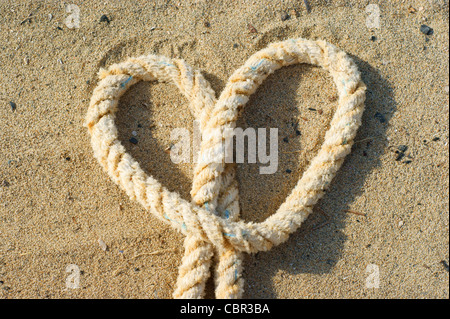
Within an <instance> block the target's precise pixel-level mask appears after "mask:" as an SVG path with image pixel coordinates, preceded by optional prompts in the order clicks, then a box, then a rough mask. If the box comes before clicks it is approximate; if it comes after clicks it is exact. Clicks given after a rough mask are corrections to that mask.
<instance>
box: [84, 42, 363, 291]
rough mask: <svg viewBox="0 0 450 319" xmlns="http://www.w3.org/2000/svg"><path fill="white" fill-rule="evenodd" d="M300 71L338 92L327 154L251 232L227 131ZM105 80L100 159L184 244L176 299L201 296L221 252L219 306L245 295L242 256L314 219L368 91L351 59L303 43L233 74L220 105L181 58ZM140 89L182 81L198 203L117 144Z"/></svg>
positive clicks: (118, 68) (96, 146)
mask: <svg viewBox="0 0 450 319" xmlns="http://www.w3.org/2000/svg"><path fill="white" fill-rule="evenodd" d="M296 63H308V64H313V65H318V66H321V67H322V68H324V69H326V70H328V71H329V72H330V74H331V76H332V77H333V80H334V82H335V84H336V86H337V90H338V93H339V105H338V107H337V109H336V111H335V113H334V116H333V118H332V121H331V123H330V128H329V129H328V131H327V132H326V134H325V140H324V143H323V145H322V146H321V148H320V150H319V152H318V154H317V155H316V157H315V158H314V159H313V160H312V161H311V162H310V164H309V167H308V168H307V170H306V171H305V172H304V174H303V176H301V178H300V179H299V181H298V183H297V185H296V186H295V187H294V189H293V190H292V192H291V193H290V194H289V196H288V197H287V199H286V201H285V202H284V203H283V204H282V205H281V206H280V207H279V209H278V210H277V212H276V213H275V214H274V215H272V216H270V217H269V218H267V219H266V220H265V221H263V222H261V223H252V222H249V223H246V222H244V221H242V220H239V203H238V191H237V183H236V181H235V180H234V175H235V168H234V166H233V165H232V164H227V163H225V145H224V140H225V138H226V132H227V131H228V130H231V129H233V128H234V127H235V125H236V120H237V117H238V115H239V111H240V110H241V109H242V108H243V106H244V105H245V104H246V103H247V102H248V100H249V96H250V95H251V94H252V93H254V92H255V91H256V89H257V88H258V86H259V85H260V84H261V83H262V82H263V81H264V79H265V78H267V76H269V74H271V73H273V72H274V71H275V70H277V69H279V68H281V67H283V66H287V65H292V64H296ZM99 77H100V79H101V80H100V82H99V83H98V86H97V87H96V88H95V90H94V92H93V96H92V98H91V102H90V106H89V110H88V114H87V118H86V126H87V127H88V129H89V133H90V134H91V142H92V147H93V150H94V156H95V157H96V158H97V160H98V161H99V163H100V164H101V166H102V167H103V168H104V169H105V171H107V172H108V174H109V175H110V177H111V178H112V180H113V181H114V182H115V183H116V184H118V185H120V186H121V187H122V188H123V189H124V190H125V192H126V193H127V194H128V195H129V196H130V198H131V199H136V200H137V201H139V202H140V203H141V204H142V205H143V206H144V207H145V208H146V209H147V210H149V211H150V212H151V213H152V214H154V215H155V216H157V217H159V218H160V219H161V220H163V221H165V222H167V223H170V224H171V225H172V226H173V227H174V228H176V229H178V230H179V231H181V232H182V233H183V234H185V235H186V238H185V242H184V246H185V255H184V257H183V259H182V265H181V266H180V269H179V277H178V280H177V288H176V290H175V292H174V297H176V298H200V297H202V296H203V294H204V286H205V282H206V280H207V279H208V278H209V268H210V265H211V259H212V256H213V255H214V249H216V250H217V253H218V257H219V261H218V265H217V267H216V297H217V298H239V297H241V296H242V293H243V279H242V252H247V253H255V252H258V251H266V250H269V249H270V248H271V247H273V246H274V245H278V244H280V243H282V242H284V241H286V240H287V238H288V237H289V234H291V233H293V232H294V231H295V230H297V229H298V227H299V226H300V225H301V223H302V222H303V221H304V220H305V219H306V218H307V216H308V215H309V214H310V213H311V212H312V208H313V206H314V204H316V203H317V201H318V200H319V199H320V198H321V197H322V196H323V194H324V191H325V190H326V189H327V187H328V186H329V184H330V182H331V180H332V179H333V177H334V176H335V174H336V172H337V171H338V169H339V168H340V166H341V164H342V163H343V161H344V158H345V156H346V155H347V154H349V153H350V151H351V147H352V144H353V140H354V138H355V135H356V132H357V129H358V127H359V126H360V124H361V116H362V113H363V110H364V100H365V91H366V86H365V85H364V83H363V82H362V81H361V77H360V74H359V72H358V69H357V67H356V65H355V63H354V62H353V60H352V59H351V58H350V57H349V56H348V55H347V54H346V53H345V52H343V51H341V50H339V49H338V48H336V47H335V46H333V45H331V44H328V43H326V42H324V41H311V40H305V39H291V40H287V41H283V42H278V43H273V44H271V45H269V46H268V47H267V48H265V49H263V50H261V51H259V52H257V53H255V54H254V55H252V56H251V57H250V58H249V59H248V60H247V62H246V63H245V64H244V65H243V66H242V67H241V68H239V69H238V70H236V71H235V72H234V73H233V75H232V76H231V77H230V79H229V81H228V83H227V85H226V87H225V89H224V90H223V92H222V93H221V95H220V97H219V99H218V100H217V101H216V99H215V97H214V92H213V90H212V89H211V87H210V85H209V83H208V82H207V81H206V80H205V79H204V78H203V76H202V75H201V73H200V72H199V71H198V70H195V69H193V68H191V67H189V66H188V65H187V64H186V63H185V62H184V61H182V60H178V59H168V58H166V57H162V56H156V55H148V56H142V57H139V58H131V59H128V60H127V61H126V62H123V63H119V64H115V65H112V66H110V67H109V68H108V69H107V70H101V71H100V72H99ZM141 80H144V81H154V80H159V81H161V82H170V81H171V82H174V83H175V85H176V86H177V87H178V88H179V89H180V91H181V92H182V93H183V94H184V95H185V96H186V97H187V99H188V100H189V104H190V108H191V112H192V113H193V115H194V117H195V118H196V119H197V120H199V122H200V130H201V132H202V142H201V148H200V154H199V159H200V161H199V163H198V164H197V165H196V167H195V170H194V181H193V187H192V190H191V196H192V201H191V202H188V201H186V200H184V199H182V198H181V197H180V195H179V194H177V193H174V192H170V191H168V190H167V189H166V188H165V187H163V186H161V184H160V183H159V182H158V181H157V180H156V179H154V178H153V177H152V176H148V175H147V174H146V173H145V172H144V171H143V170H142V169H141V167H140V166H139V164H138V162H137V161H136V160H135V159H133V157H132V156H131V155H129V154H128V153H127V152H126V150H125V148H124V147H123V146H122V144H121V142H120V141H119V139H118V132H117V128H116V125H115V123H114V119H115V112H116V111H117V106H118V101H119V98H120V97H121V96H122V95H123V94H124V93H125V91H126V90H127V89H128V88H129V87H130V86H131V85H133V84H135V83H137V82H139V81H141ZM228 132H229V131H228Z"/></svg>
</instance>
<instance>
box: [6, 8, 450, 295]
mask: <svg viewBox="0 0 450 319" xmlns="http://www.w3.org/2000/svg"><path fill="white" fill-rule="evenodd" d="M308 2H309V6H310V11H309V12H308V10H306V8H305V5H304V1H298V0H297V1H294V0H286V1H271V0H261V1H249V0H224V1H205V0H197V1H193V0H188V1H170V0H169V1H166V0H164V1H162V0H157V1H143V0H140V1H122V0H118V1H113V0H103V1H94V0H85V1H78V0H70V1H69V2H63V1H53V0H48V1H31V0H21V1H13V0H2V1H0V39H1V40H0V67H1V73H0V143H1V150H0V298H171V296H172V292H173V290H174V287H175V282H176V278H177V275H178V266H179V264H180V261H181V257H182V255H183V247H182V245H183V239H184V236H183V235H182V234H180V233H178V232H177V231H175V230H173V229H172V228H171V227H170V226H169V225H167V224H165V223H163V222H161V221H160V220H158V219H156V218H155V217H154V216H153V215H151V214H150V213H149V212H147V211H145V210H144V208H143V207H141V206H140V205H139V204H138V203H136V202H134V201H131V200H130V199H129V198H128V197H127V195H126V194H125V193H124V192H123V191H122V190H120V189H119V187H117V186H116V185H115V184H114V183H113V182H112V181H111V180H110V178H109V177H108V176H107V174H106V173H105V172H103V171H102V169H101V167H100V165H99V164H98V163H97V161H96V160H95V159H94V157H93V151H92V148H91V144H90V138H89V135H88V132H87V129H86V128H85V127H83V122H84V118H85V115H86V111H87V108H88V104H89V100H90V97H91V94H92V90H93V89H94V88H95V86H96V83H97V72H98V70H99V69H100V68H101V67H107V66H109V65H111V64H113V63H116V62H120V61H123V60H125V59H126V58H127V57H132V56H138V55H142V54H149V53H157V54H163V55H166V56H169V57H172V58H175V57H176V58H182V59H184V60H186V61H187V62H188V63H189V64H191V65H193V66H195V67H197V68H199V69H201V70H202V72H203V75H204V76H205V78H206V79H207V80H208V81H210V83H211V85H212V87H213V89H214V90H215V91H216V94H217V95H219V94H220V92H221V90H222V89H223V87H224V86H225V84H226V82H227V79H228V77H229V76H230V75H231V74H232V73H233V71H234V70H235V69H236V68H238V67H240V66H241V65H242V64H243V63H244V62H245V61H246V60H247V58H249V57H250V56H251V55H252V54H253V53H255V52H257V51H258V50H260V49H262V48H264V47H265V46H266V45H267V44H269V43H271V42H275V41H281V40H285V39H289V38H296V37H303V38H309V39H324V40H326V41H328V42H330V43H332V44H334V45H336V46H338V47H340V48H341V49H343V50H345V51H346V52H348V53H349V54H350V55H351V56H352V57H353V58H354V60H355V62H356V64H357V65H358V67H359V69H360V71H361V73H362V78H363V81H364V82H365V83H366V85H367V87H368V91H367V100H366V110H365V113H364V116H363V123H362V126H361V128H360V129H359V131H358V135H357V138H356V143H355V144H354V146H353V150H352V153H351V154H350V155H349V156H348V157H347V158H346V160H345V163H344V165H343V166H342V168H341V170H340V171H339V173H338V174H337V176H336V178H335V179H334V181H333V183H332V185H331V187H330V189H329V191H328V192H327V194H325V196H324V197H323V199H322V200H320V201H319V203H318V204H317V205H316V207H315V209H314V213H313V214H312V215H311V216H310V217H309V218H308V220H307V221H306V222H305V223H304V224H303V225H302V226H301V228H300V229H299V230H298V231H297V232H296V233H295V234H293V235H292V236H291V237H290V238H289V240H288V241H287V242H286V243H284V244H282V245H280V246H278V247H274V248H273V249H272V250H271V251H269V252H260V253H257V254H255V255H247V256H246V257H245V262H244V268H245V270H244V277H245V294H244V297H245V298H295V299H298V298H448V297H449V266H448V264H449V248H448V247H449V246H448V245H449V203H448V198H449V175H448V174H449V173H448V170H449V157H448V155H449V154H448V150H449V149H448V140H449V95H448V94H449V93H448V85H449V83H448V81H449V79H448V74H449V64H448V58H449V46H448V41H449V38H448V32H449V20H448V15H449V7H448V1H447V0H405V1H378V0H373V1H362V0H358V1H356V0H330V1H325V0H310V1H308ZM69 4H75V5H77V7H78V8H79V16H80V25H79V28H76V27H75V28H69V26H70V23H66V22H67V21H66V18H67V17H68V16H69V15H71V14H73V11H72V13H71V12H66V8H67V5H69ZM369 4H372V5H373V4H376V5H378V8H379V9H380V16H379V17H380V24H379V28H377V27H374V26H370V25H369V26H368V19H369V18H370V17H369V16H370V15H372V14H376V12H375V13H374V11H373V8H374V7H373V6H371V7H370V8H372V9H369V11H366V10H367V6H368V5H369ZM102 15H106V17H107V18H108V19H106V18H103V19H101V17H102ZM106 20H108V21H106ZM69 22H70V21H69ZM68 25H69V26H68ZM422 25H426V26H428V27H430V28H432V30H425V29H424V28H422V30H421V26H422ZM425 33H428V35H426V34H425ZM336 92H337V91H336V88H335V86H334V83H333V81H332V79H331V78H330V76H329V75H328V73H327V72H326V71H324V70H322V69H320V68H317V67H313V66H309V65H296V66H290V67H286V68H282V69H281V70H279V71H277V72H275V73H274V74H273V75H271V76H270V77H269V78H268V79H267V80H266V81H265V82H264V83H263V84H262V85H261V86H260V87H259V89H258V90H257V92H256V93H255V94H254V95H253V96H252V97H251V99H250V102H249V103H248V104H247V106H246V108H245V110H244V111H243V113H242V116H241V118H240V119H239V122H238V125H239V126H241V127H242V128H247V127H254V128H258V127H262V128H271V127H276V128H278V133H279V136H278V139H279V141H278V144H279V149H278V151H279V166H278V171H277V172H276V173H275V174H272V175H260V174H259V165H258V164H249V163H244V164H239V165H238V170H237V179H238V181H239V188H240V204H241V210H242V213H241V216H242V218H243V219H245V220H247V221H262V220H264V219H265V218H267V217H268V216H270V215H272V214H273V213H275V211H276V210H277V208H278V207H279V206H280V204H281V203H283V201H284V200H285V198H286V196H287V195H288V194H289V193H290V190H291V189H292V188H293V187H294V185H295V184H296V182H297V180H298V178H299V176H300V175H301V174H302V172H303V171H304V170H305V169H306V167H307V165H308V163H309V161H310V160H311V159H312V158H313V157H314V156H315V154H316V152H317V150H318V148H319V147H320V145H321V143H322V142H323V138H324V135H325V131H326V129H327V128H328V127H329V123H330V119H331V117H332V115H333V113H334V110H335V109H336V106H337V99H336V97H337V96H336ZM193 120H194V118H193V116H192V115H191V114H190V112H189V109H188V105H187V100H186V99H185V98H184V97H183V96H182V95H181V94H180V93H179V91H178V89H177V88H176V87H175V86H173V85H172V84H154V83H148V82H141V83H138V84H136V85H134V86H133V87H132V88H131V89H130V90H129V91H128V92H127V93H126V94H125V95H124V96H123V97H122V98H121V100H120V105H119V111H118V113H117V126H118V129H119V134H120V136H121V140H122V141H123V145H124V146H125V147H126V149H127V151H128V152H129V153H130V154H131V155H133V156H134V157H135V158H136V159H137V160H138V161H139V162H140V163H141V166H142V167H143V168H144V169H145V171H146V172H148V173H149V174H151V175H153V176H155V177H156V178H157V179H158V180H160V181H161V183H162V184H163V185H165V186H166V187H167V188H169V189H170V190H172V191H176V192H178V193H180V194H181V195H182V196H183V198H185V199H189V196H190V195H189V192H190V188H191V182H192V177H193V167H194V164H179V165H178V164H174V163H173V162H172V161H171V160H170V155H169V154H168V151H167V148H168V147H169V146H170V143H171V140H170V132H171V129H173V128H177V127H183V128H187V129H189V130H190V131H191V132H192V130H193ZM293 123H298V126H297V130H298V131H300V133H301V135H300V136H298V135H297V134H296V132H295V129H294V128H293ZM133 132H134V134H135V135H136V136H134V135H133ZM132 137H135V138H136V140H137V141H138V143H137V144H133V143H131V142H130V141H129V140H130V138H132ZM70 265H75V266H70ZM68 267H69V268H68ZM71 267H72V268H71ZM77 269H78V270H79V271H80V273H79V274H80V276H79V279H80V280H79V286H78V288H73V287H72V286H71V285H70V283H71V278H72V277H71V276H73V275H74V274H75V273H76V272H77ZM376 270H378V271H379V286H378V288H376V287H373V286H374V285H375V286H377V285H376V284H377V282H376V280H375V281H374V280H372V279H374V278H375V279H376V275H377V271H376ZM68 283H69V284H68ZM213 289H214V287H213V283H210V284H209V285H208V289H207V297H208V298H212V297H214V293H213Z"/></svg>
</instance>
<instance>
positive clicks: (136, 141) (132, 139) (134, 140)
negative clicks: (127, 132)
mask: <svg viewBox="0 0 450 319" xmlns="http://www.w3.org/2000/svg"><path fill="white" fill-rule="evenodd" d="M129 141H130V143H133V144H134V145H136V144H137V143H138V140H137V139H135V138H134V137H132V138H130V139H129Z"/></svg>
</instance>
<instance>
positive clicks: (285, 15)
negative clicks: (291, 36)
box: [281, 12, 291, 21]
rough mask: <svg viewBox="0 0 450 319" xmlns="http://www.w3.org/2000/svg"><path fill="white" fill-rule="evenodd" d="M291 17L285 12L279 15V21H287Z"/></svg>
mask: <svg viewBox="0 0 450 319" xmlns="http://www.w3.org/2000/svg"><path fill="white" fill-rule="evenodd" d="M290 18H291V17H290V16H289V14H287V13H286V12H283V13H281V21H286V20H289V19H290Z"/></svg>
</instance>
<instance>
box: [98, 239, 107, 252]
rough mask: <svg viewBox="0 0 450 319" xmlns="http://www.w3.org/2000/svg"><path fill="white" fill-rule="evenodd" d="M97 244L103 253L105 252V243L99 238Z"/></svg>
mask: <svg viewBox="0 0 450 319" xmlns="http://www.w3.org/2000/svg"><path fill="white" fill-rule="evenodd" d="M98 244H99V245H100V248H101V249H102V250H103V251H106V250H107V249H108V246H106V244H105V242H104V241H103V240H102V239H101V238H99V239H98Z"/></svg>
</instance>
